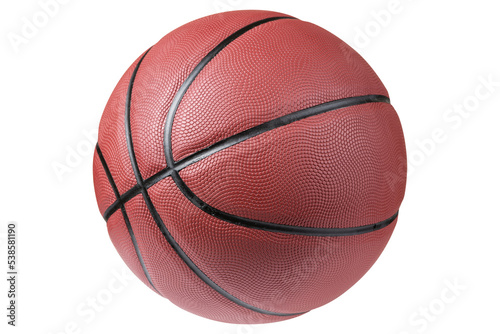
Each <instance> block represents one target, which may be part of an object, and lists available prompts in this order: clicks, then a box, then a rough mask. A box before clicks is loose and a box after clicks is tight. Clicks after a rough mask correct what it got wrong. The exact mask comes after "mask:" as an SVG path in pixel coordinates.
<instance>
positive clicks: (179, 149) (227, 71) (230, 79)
mask: <svg viewBox="0 0 500 334" xmlns="http://www.w3.org/2000/svg"><path fill="white" fill-rule="evenodd" d="M263 36H265V38H264V37H263ZM242 50H244V52H242ZM368 94H379V95H385V96H387V95H388V94H387V91H386V89H385V88H384V86H383V85H382V83H381V82H380V80H379V79H378V77H377V75H376V74H375V72H373V70H372V69H371V68H370V66H369V65H368V64H367V63H366V62H365V61H364V60H363V59H362V58H361V57H360V56H359V55H358V54H357V53H356V52H355V51H354V50H353V49H352V48H350V47H349V46H347V45H346V44H345V43H344V42H342V41H341V40H340V39H338V38H337V37H335V36H333V35H332V34H331V33H329V32H328V31H326V30H324V29H322V28H320V27H318V26H316V25H314V24H311V23H308V22H303V21H300V20H278V21H273V22H268V23H266V24H263V25H260V26H258V27H255V28H254V29H252V30H250V31H248V32H247V33H245V34H243V35H242V36H240V37H239V38H238V39H236V40H235V41H233V42H232V43H231V44H229V45H228V46H227V47H225V48H224V50H223V51H222V52H221V53H220V54H218V55H217V57H215V58H214V59H213V60H212V61H211V62H210V63H208V65H207V66H206V67H205V68H204V69H203V71H202V72H201V73H200V75H198V77H197V78H196V80H195V81H194V82H193V84H192V86H191V87H190V89H189V90H188V91H187V92H186V94H185V96H184V98H183V99H182V102H181V104H180V106H179V109H178V110H177V113H176V115H175V120H174V124H173V130H172V147H173V154H174V158H175V160H180V159H182V158H184V157H185V156H186V155H189V154H192V153H194V152H196V151H199V150H200V149H202V148H204V147H207V146H210V145H211V144H214V143H215V142H217V141H220V140H222V139H224V138H227V137H229V136H231V135H233V134H236V133H239V132H242V131H244V130H246V129H248V128H251V127H253V126H256V125H259V124H262V123H264V122H266V121H269V120H272V119H275V118H278V117H280V116H283V115H286V114H289V113H290V112H293V111H297V110H301V109H305V108H307V107H312V106H314V105H318V104H321V103H324V102H329V101H334V100H338V99H341V98H346V97H352V96H361V95H368ZM194 110H196V118H193V117H192V113H193V111H194Z"/></svg>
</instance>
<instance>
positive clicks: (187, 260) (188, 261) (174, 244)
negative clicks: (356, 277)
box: [125, 52, 305, 316]
mask: <svg viewBox="0 0 500 334" xmlns="http://www.w3.org/2000/svg"><path fill="white" fill-rule="evenodd" d="M146 54H147V52H146V53H145V54H144V56H143V57H142V58H141V60H140V61H139V63H138V64H137V66H136V68H135V70H134V72H133V74H132V78H131V79H130V82H129V87H128V91H127V100H126V103H125V106H126V107H125V108H126V109H125V133H126V136H127V148H128V153H129V157H130V163H131V164H132V169H133V171H134V175H135V178H136V180H137V185H138V186H139V187H140V191H141V193H142V196H143V198H144V202H145V203H146V206H147V208H148V210H149V212H150V214H151V216H152V217H153V219H154V221H155V223H156V225H157V226H158V228H159V230H160V231H161V233H162V234H163V236H164V237H165V239H166V240H167V242H168V243H169V244H170V246H171V247H172V248H173V249H174V251H175V252H176V253H177V255H179V257H180V258H181V259H182V260H183V261H184V263H186V265H187V266H188V268H190V269H191V270H192V271H193V272H194V273H195V274H196V275H197V276H198V277H199V278H200V279H201V280H202V281H203V282H205V283H206V284H207V285H208V286H210V287H211V288H212V289H214V290H215V291H217V292H218V293H219V294H221V295H222V296H224V297H225V298H227V299H229V300H231V301H232V302H234V303H235V304H237V305H240V306H242V307H245V308H247V309H249V310H252V311H255V312H258V313H262V314H266V315H274V316H294V315H299V314H303V313H305V312H300V313H277V312H272V311H267V310H263V309H260V308H258V307H255V306H252V305H250V304H248V303H246V302H244V301H242V300H240V299H238V298H236V297H235V296H233V295H231V294H230V293H229V292H227V291H226V290H224V289H223V288H221V287H220V286H219V285H217V284H216V283H215V282H214V281H212V280H211V279H210V278H209V277H208V276H207V275H206V274H205V273H204V272H203V271H202V270H201V269H200V268H198V266H196V264H195V263H194V262H193V261H192V260H191V259H190V258H189V257H188V255H187V254H186V253H185V252H184V250H183V249H182V248H181V247H180V246H179V244H178V243H177V242H176V241H175V239H174V238H173V236H172V235H171V234H170V232H169V231H168V229H167V227H166V226H165V223H164V222H163V220H162V218H161V217H160V215H159V213H158V211H157V210H156V207H155V206H154V204H153V201H152V200H151V198H150V196H149V193H148V191H147V188H146V187H145V185H144V180H143V178H142V176H141V172H140V171H139V166H138V164H137V159H136V156H135V152H134V146H133V142H132V133H131V126H130V105H131V99H132V89H133V85H134V81H135V77H136V74H137V71H138V69H139V67H140V65H141V63H142V60H143V59H144V57H145V56H146Z"/></svg>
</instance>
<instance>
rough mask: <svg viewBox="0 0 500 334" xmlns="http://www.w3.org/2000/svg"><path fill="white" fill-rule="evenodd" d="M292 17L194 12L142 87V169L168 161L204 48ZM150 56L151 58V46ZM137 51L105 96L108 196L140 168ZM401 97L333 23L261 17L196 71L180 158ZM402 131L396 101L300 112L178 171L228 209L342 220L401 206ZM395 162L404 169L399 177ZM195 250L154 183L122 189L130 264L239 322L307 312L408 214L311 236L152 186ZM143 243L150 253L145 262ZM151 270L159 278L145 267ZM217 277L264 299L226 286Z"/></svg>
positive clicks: (119, 236)
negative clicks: (365, 229)
mask: <svg viewBox="0 0 500 334" xmlns="http://www.w3.org/2000/svg"><path fill="white" fill-rule="evenodd" d="M273 17H287V15H284V14H280V13H275V12H267V11H235V12H228V13H222V14H216V15H212V16H208V17H205V18H201V19H199V20H196V21H193V22H191V23H188V24H186V25H184V26H182V27H180V28H178V29H176V30H174V31H173V32H171V33H169V34H168V35H166V36H165V37H164V38H163V39H162V40H160V41H159V42H158V43H157V44H156V45H154V46H153V47H152V48H151V49H150V50H149V52H148V53H147V54H146V56H145V57H144V58H143V60H142V62H141V65H140V67H139V68H138V69H137V73H136V76H135V80H134V81H133V86H132V93H131V98H130V132H131V138H130V139H131V142H133V148H134V150H133V151H134V154H135V156H136V159H137V167H138V170H139V173H140V176H141V177H142V178H144V179H146V178H149V177H151V176H152V175H154V174H156V173H158V172H160V171H161V170H163V169H165V168H166V167H167V164H166V160H165V159H166V158H165V151H164V150H165V148H164V129H165V122H166V119H167V114H168V112H169V108H170V106H171V104H172V101H173V99H174V96H175V95H176V93H177V92H178V91H179V89H180V88H181V85H182V84H183V82H184V81H185V80H186V79H187V78H188V76H189V75H190V73H191V72H192V71H193V70H194V69H195V67H196V66H197V65H198V64H199V63H200V61H201V60H202V59H203V58H204V57H205V56H206V55H207V54H208V53H209V52H210V51H211V50H213V49H214V48H216V47H217V45H218V44H219V43H221V42H222V41H223V40H224V39H226V38H227V37H228V36H230V35H232V34H233V33H235V32H236V31H237V30H239V29H241V28H243V27H245V26H248V25H250V24H252V23H254V22H257V21H259V20H263V19H267V18H273ZM141 58H142V56H141V57H140V58H139V59H141ZM139 59H138V60H136V61H135V62H134V63H133V64H132V66H131V67H130V68H129V69H128V70H127V72H126V73H125V74H124V76H123V77H122V78H121V80H120V81H119V83H118V85H117V86H116V88H115V90H114V91H113V94H112V95H111V98H110V100H109V102H108V104H107V105H106V108H105V110H104V114H103V116H102V119H101V123H100V126H99V147H100V149H101V152H102V156H103V158H104V160H105V161H106V164H107V166H108V168H109V174H110V175H111V178H112V180H109V175H106V173H105V171H104V168H103V164H102V161H99V157H97V155H95V157H94V185H95V191H96V197H97V201H98V206H99V210H100V211H101V213H104V212H105V211H106V209H107V208H108V207H109V206H110V205H111V204H112V203H114V202H115V201H116V196H115V194H114V192H113V189H112V188H111V186H110V181H112V182H114V183H116V187H117V189H118V192H119V194H120V195H123V194H124V193H125V192H126V191H128V190H129V189H131V188H132V187H134V186H136V184H137V180H136V176H135V175H134V172H133V167H132V163H131V160H130V155H129V147H128V146H127V136H126V132H125V127H126V120H125V108H126V100H127V90H128V89H129V84H130V81H131V77H132V73H133V71H134V69H136V68H137V65H138V63H139ZM364 95H383V96H387V91H386V90H385V88H384V86H383V85H382V83H381V82H380V80H379V79H378V77H377V75H376V74H375V73H374V72H373V70H372V69H371V68H370V66H369V65H368V64H367V63H366V62H365V61H364V60H363V59H362V58H361V57H360V56H359V55H358V54H357V53H356V52H355V51H354V50H352V49H351V48H350V47H349V46H347V45H346V44H345V43H343V42H342V41H341V40H339V39H338V38H337V37H335V36H333V35H332V34H330V33H329V32H327V31H325V30H323V29H321V28H319V27H317V26H315V25H313V24H311V23H307V22H303V21H300V20H297V19H291V18H287V19H281V20H276V21H270V22H266V23H263V24H261V25H258V26H256V27H254V28H252V29H250V30H249V31H247V32H245V33H244V34H242V35H241V36H238V38H236V39H234V40H232V41H231V42H230V43H229V44H228V45H227V46H225V47H224V48H223V49H222V50H221V51H220V52H219V53H218V54H217V55H216V56H215V57H214V58H213V59H212V60H211V61H210V62H208V64H207V65H206V66H205V67H204V68H203V69H202V70H201V72H200V73H199V75H198V76H197V77H196V78H195V79H194V81H193V83H192V85H191V86H190V87H189V88H188V89H187V91H186V93H185V95H184V96H183V99H182V101H181V103H180V105H179V108H178V110H177V112H176V115H175V118H174V120H173V125H172V137H171V141H172V153H173V156H174V159H175V160H176V161H178V160H180V159H182V158H186V157H188V156H190V155H192V154H195V153H196V152H198V151H199V150H201V149H204V148H207V147H209V146H210V145H213V144H215V143H217V142H219V141H221V140H223V139H225V138H228V137H230V136H232V135H235V134H238V133H241V132H242V131H244V130H247V129H250V128H252V127H255V126H258V125H260V124H262V123H264V122H267V121H270V120H274V119H276V118H278V117H281V116H284V115H288V114H290V113H293V112H296V111H298V110H301V109H305V108H308V107H312V106H316V105H319V104H322V103H326V102H330V101H334V100H338V99H343V98H349V97H357V96H364ZM405 162H406V160H405V148H404V139H403V134H402V130H401V126H400V124H399V119H398V117H397V114H396V112H395V111H394V109H393V108H392V106H391V105H389V104H388V103H381V102H378V103H368V104H363V105H357V106H351V107H347V108H342V109H339V110H334V111H329V112H326V113H324V114H321V115H316V116H312V117H308V118H305V119H302V120H300V121H296V122H293V123H291V124H288V125H286V126H283V127H280V128H277V129H273V130H270V131H268V132H265V133H262V134H260V135H258V136H256V137H253V138H250V139H247V140H245V141H242V142H241V143H238V144H236V145H234V146H231V147H228V148H225V149H223V150H221V151H219V152H217V153H214V154H213V155H211V156H208V157H205V158H204V159H202V160H200V161H197V162H195V163H193V164H191V165H189V166H187V167H185V168H184V169H182V170H181V171H180V172H179V175H180V177H181V178H183V180H184V182H185V183H186V184H187V186H189V187H190V188H191V190H192V191H193V192H194V193H195V194H196V195H197V196H199V197H200V198H201V199H202V200H203V201H205V202H207V203H208V204H209V205H211V206H213V207H215V208H217V209H219V210H222V211H224V212H227V213H230V214H233V215H238V216H241V217H245V218H251V219H257V220H261V221H265V222H269V223H274V224H286V225H292V226H304V227H313V228H318V227H323V228H325V227H326V228H344V227H358V226H362V225H370V224H375V223H377V222H380V221H382V220H385V219H388V218H389V217H391V216H393V215H394V214H395V213H396V212H397V211H398V208H399V205H400V203H401V201H402V198H403V195H404V189H405V175H402V174H401V172H400V170H401V168H402V166H403V167H404V166H405ZM394 175H400V176H399V177H396V178H394V177H393V176H394ZM147 192H148V196H149V198H150V199H151V202H152V206H153V210H156V211H157V212H158V214H159V216H160V217H161V220H162V222H163V223H164V227H165V228H166V229H167V230H168V231H169V233H170V234H171V237H172V238H173V239H174V240H175V241H174V242H175V243H176V245H177V246H178V247H179V249H180V251H181V252H182V253H183V256H187V257H188V258H189V259H190V261H192V263H193V264H194V265H195V266H196V268H198V269H199V270H201V271H202V272H203V273H204V274H205V275H206V278H202V277H200V276H199V275H197V274H196V273H195V271H194V270H193V268H192V267H190V266H189V265H188V264H187V262H186V261H185V259H183V258H182V257H181V256H180V254H179V249H177V251H176V249H174V247H173V245H172V241H168V238H167V236H166V235H164V234H163V233H162V231H161V230H160V228H159V225H161V224H159V222H158V220H156V221H155V219H154V218H153V215H152V211H151V210H152V208H151V207H149V208H148V207H147V205H146V201H145V198H144V197H143V195H142V194H141V193H138V194H136V195H135V196H134V197H132V198H131V199H128V200H127V201H126V202H125V203H124V209H125V212H126V214H127V216H128V219H129V221H130V225H131V228H132V230H133V234H134V236H135V240H136V247H137V248H138V249H139V250H140V254H137V253H136V252H135V249H134V244H133V242H132V239H131V236H130V234H129V231H128V229H127V226H126V224H125V221H124V218H123V212H122V210H121V209H119V210H117V211H115V212H114V213H112V214H111V216H110V217H109V219H108V222H107V224H108V232H109V235H110V238H111V240H112V242H113V244H114V246H115V247H116V248H117V250H118V252H119V254H120V256H121V257H122V258H123V259H124V261H125V262H126V263H127V265H128V266H129V267H130V268H131V270H132V271H133V272H134V273H135V274H136V275H137V276H138V277H139V278H140V279H141V280H142V281H143V282H144V283H145V284H147V285H148V286H149V287H150V288H152V289H153V290H154V291H156V292H157V293H159V294H160V295H162V296H164V297H166V298H168V299H169V300H171V301H172V302H173V303H174V304H176V305H178V306H179V307H181V308H183V309H185V310H188V311H190V312H193V313H195V314H198V315H200V316H203V317H206V318H209V319H214V320H218V321H224V322H232V323H266V322H275V321H281V320H286V319H289V318H292V317H294V316H296V315H269V314H264V313H265V312H274V313H281V314H295V313H302V312H307V311H309V310H311V309H313V308H316V307H319V306H321V305H324V304H326V303H328V302H329V301H331V300H333V299H335V298H337V297H338V296H339V295H341V294H342V293H343V292H345V291H346V290H347V289H349V288H350V287H351V286H352V285H353V284H354V283H355V282H357V281H358V280H359V279H360V278H361V277H362V276H363V275H364V274H365V273H366V271H367V270H368V269H369V268H370V267H371V266H372V265H373V263H374V262H375V261H376V259H377V258H378V257H379V255H380V254H381V252H382V251H383V249H384V247H385V245H386V244H387V242H388V240H389V238H390V236H391V234H392V232H393V229H394V227H395V225H396V220H395V221H394V222H392V223H391V224H390V225H389V226H386V227H384V228H382V229H379V230H374V231H373V232H369V233H364V234H359V235H351V236H341V237H338V236H337V237H335V236H333V237H332V236H329V237H324V236H321V237H320V236H311V235H293V234H287V233H279V232H270V231H265V230H259V229H255V228H249V227H245V226H238V225H235V224H233V223H232V222H228V221H223V220H220V219H218V218H216V217H213V216H211V215H209V214H207V213H206V212H204V211H202V210H201V209H200V208H198V207H196V206H195V205H194V204H193V203H191V202H190V200H189V199H188V198H186V197H185V196H184V195H183V193H182V192H181V191H180V190H179V188H178V186H177V185H176V184H175V183H174V181H173V179H172V178H171V177H166V178H164V179H161V180H160V181H158V182H157V183H156V184H154V185H153V186H151V187H150V188H149V189H147ZM139 257H140V258H141V259H142V262H143V265H142V264H141V261H140V259H139ZM145 272H147V273H148V274H149V276H150V278H151V282H152V283H153V285H154V287H153V286H151V285H150V284H149V282H148V280H147V278H146V275H145ZM207 279H208V280H210V281H211V282H212V283H213V284H215V285H217V286H218V287H220V288H221V289H223V290H224V291H225V293H228V294H230V295H231V296H234V297H235V298H236V299H238V300H240V301H242V303H243V304H245V303H246V304H248V305H251V306H253V307H255V308H258V309H261V310H264V311H265V312H264V313H263V312H261V311H259V310H257V311H256V310H252V309H250V308H248V307H245V306H242V304H241V303H235V302H234V301H232V300H230V299H228V298H227V296H225V295H224V294H222V293H220V292H218V291H216V290H215V289H214V288H213V287H211V286H210V285H209V284H208V283H207Z"/></svg>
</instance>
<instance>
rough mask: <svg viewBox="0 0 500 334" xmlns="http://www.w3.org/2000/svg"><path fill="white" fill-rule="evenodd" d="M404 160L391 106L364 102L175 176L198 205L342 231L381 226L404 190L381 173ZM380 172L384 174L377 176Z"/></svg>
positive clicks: (289, 127)
mask: <svg viewBox="0 0 500 334" xmlns="http://www.w3.org/2000/svg"><path fill="white" fill-rule="evenodd" d="M325 152H328V154H327V155H326V154H325ZM402 157H404V144H403V132H402V130H401V127H400V123H399V119H398V116H397V114H396V112H395V111H394V108H393V107H392V106H391V105H390V104H387V103H370V104H364V105H359V106H352V107H348V108H343V109H339V110H335V111H331V112H327V113H325V114H321V115H317V116H313V117H309V118H306V119H303V120H300V121H297V122H294V123H292V124H289V125H287V126H284V127H281V128H278V129H275V130H272V131H268V132H265V133H263V134H262V135H259V136H257V137H254V138H250V139H247V140H245V141H243V142H241V143H239V144H238V145H235V146H232V147H229V148H226V149H224V150H222V151H219V152H217V153H215V154H213V155H211V156H209V157H207V158H205V159H203V160H201V161H199V162H197V163H195V164H193V165H191V166H188V167H186V168H184V169H183V170H181V171H180V175H181V177H182V179H183V180H184V182H185V183H186V184H187V185H188V186H189V188H190V189H191V190H192V191H193V192H194V193H195V194H196V195H197V196H198V197H200V198H201V199H202V200H203V201H204V202H206V203H207V204H209V205H210V206H212V207H215V208H217V209H219V210H222V211H224V212H228V213H231V214H233V215H237V216H241V217H247V218H252V219H256V220H261V221H266V222H272V223H277V224H287V225H295V226H309V227H316V228H346V227H355V226H360V225H369V224H373V223H376V222H379V221H382V220H384V219H386V218H388V217H391V216H392V215H393V214H394V213H395V212H396V211H397V210H398V208H399V206H400V204H401V199H402V198H403V193H404V187H401V186H400V185H401V183H400V184H399V185H395V184H393V182H392V181H393V180H392V179H391V178H389V177H387V176H386V175H393V174H396V173H397V172H398V168H399V167H400V166H399V159H400V158H402ZM332 166H335V169H334V170H333V171H332ZM360 171H363V172H362V173H360ZM380 171H385V172H386V173H387V174H386V175H382V177H381V175H380ZM284 194H286V196H284Z"/></svg>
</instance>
